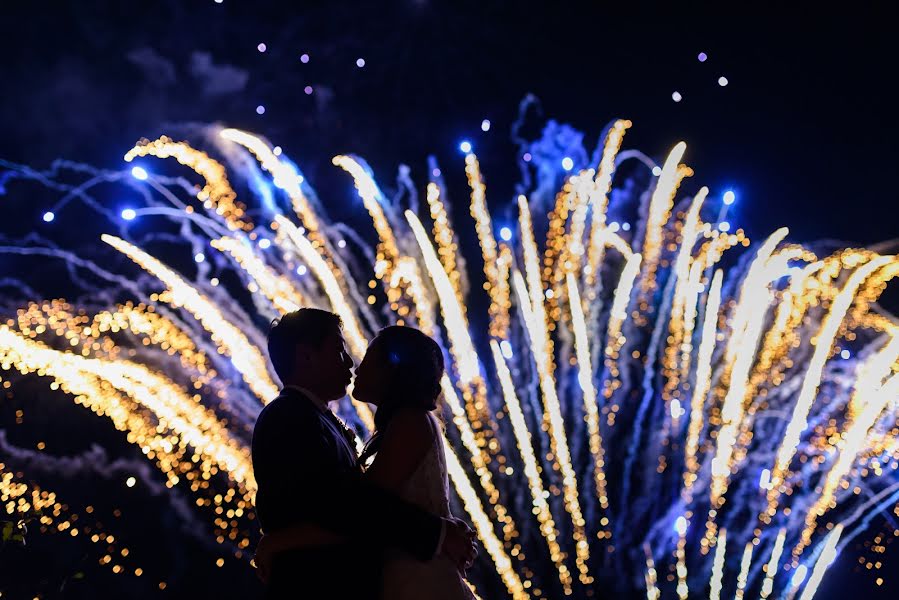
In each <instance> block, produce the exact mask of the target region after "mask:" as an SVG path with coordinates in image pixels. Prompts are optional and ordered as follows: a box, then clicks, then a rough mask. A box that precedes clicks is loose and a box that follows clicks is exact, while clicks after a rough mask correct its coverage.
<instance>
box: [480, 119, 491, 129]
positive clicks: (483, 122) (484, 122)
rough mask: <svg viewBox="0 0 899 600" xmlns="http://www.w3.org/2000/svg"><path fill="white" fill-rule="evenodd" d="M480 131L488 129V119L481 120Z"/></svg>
mask: <svg viewBox="0 0 899 600" xmlns="http://www.w3.org/2000/svg"><path fill="white" fill-rule="evenodd" d="M481 131H490V119H484V120H483V121H481Z"/></svg>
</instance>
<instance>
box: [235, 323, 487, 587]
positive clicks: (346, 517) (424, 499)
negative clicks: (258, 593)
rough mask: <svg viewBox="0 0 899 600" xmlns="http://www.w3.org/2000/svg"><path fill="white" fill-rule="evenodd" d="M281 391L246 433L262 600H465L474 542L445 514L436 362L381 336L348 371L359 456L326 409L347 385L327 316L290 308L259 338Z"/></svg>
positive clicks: (423, 340)
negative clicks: (362, 438) (368, 422)
mask: <svg viewBox="0 0 899 600" xmlns="http://www.w3.org/2000/svg"><path fill="white" fill-rule="evenodd" d="M268 350H269V355H270V358H271V361H272V365H273V366H274V368H275V372H276V373H277V374H278V377H279V378H280V379H281V382H282V383H283V385H284V387H283V389H282V390H281V393H280V394H279V396H278V397H277V398H276V399H275V400H273V401H272V402H271V403H269V404H268V405H267V406H266V407H265V408H264V409H263V410H262V412H261V413H260V415H259V418H258V420H257V422H256V427H255V430H254V432H253V447H252V452H253V469H254V471H255V476H256V481H257V483H258V492H257V497H256V512H257V515H258V517H259V520H260V523H261V526H262V528H263V531H264V533H265V535H264V536H263V538H262V540H261V541H260V543H259V547H258V548H257V551H256V558H255V561H256V566H257V569H258V571H259V575H260V577H261V578H262V579H263V581H264V582H265V585H266V589H265V598H271V599H274V598H310V599H311V598H329V599H331V598H333V599H343V598H347V599H349V598H353V599H360V600H367V599H377V598H383V599H385V600H413V599H423V598H433V599H437V600H439V599H444V600H471V599H473V598H474V595H473V594H472V592H471V590H470V588H469V587H468V584H467V583H466V582H465V580H464V572H465V569H467V568H468V567H469V566H470V565H471V564H472V562H473V561H474V558H475V556H476V554H477V549H476V546H475V539H474V534H473V532H472V531H471V529H470V528H469V527H468V526H467V525H466V524H465V523H464V522H462V521H461V520H457V519H454V518H453V516H452V513H451V512H450V506H449V489H448V482H447V471H446V458H445V455H444V452H443V445H442V439H441V432H440V423H439V422H438V421H437V419H436V417H435V416H434V415H433V414H432V411H433V410H434V409H435V408H436V406H437V400H438V397H439V395H440V379H441V377H442V376H443V368H444V365H443V354H442V352H441V350H440V347H439V346H438V345H437V343H436V342H434V340H432V339H431V338H429V337H428V336H426V335H425V334H423V333H421V332H420V331H418V330H416V329H412V328H409V327H388V328H386V329H384V330H382V331H381V332H380V333H379V334H378V335H377V337H375V339H374V340H373V341H372V342H371V345H370V346H369V348H368V351H367V352H366V354H365V357H364V359H363V360H362V362H361V364H360V365H359V366H358V368H356V370H355V382H354V389H353V397H354V398H355V399H356V400H358V401H360V402H366V403H368V404H371V405H374V406H375V407H377V413H376V415H375V428H376V429H375V432H374V434H373V435H372V437H371V439H369V440H368V442H367V443H366V444H365V446H364V448H363V450H362V452H361V454H357V452H356V444H355V441H356V438H355V435H354V434H353V433H352V432H351V431H350V430H349V429H347V427H346V426H345V425H344V424H343V422H342V421H341V420H340V419H339V418H338V417H337V416H336V415H335V414H334V413H333V412H332V411H331V408H330V403H332V402H334V401H336V400H339V399H341V398H343V397H344V396H345V395H346V393H347V387H348V386H349V384H350V382H351V381H353V366H354V365H353V361H352V359H351V358H350V357H349V355H348V353H347V350H346V345H345V342H344V339H343V335H342V333H341V323H340V319H339V317H338V316H337V315H335V314H333V313H330V312H327V311H323V310H318V309H312V308H303V309H300V310H298V311H295V312H292V313H289V314H286V315H284V316H283V317H282V318H281V319H280V320H279V321H277V322H276V323H275V324H274V325H273V326H272V328H271V331H270V332H269V337H268Z"/></svg>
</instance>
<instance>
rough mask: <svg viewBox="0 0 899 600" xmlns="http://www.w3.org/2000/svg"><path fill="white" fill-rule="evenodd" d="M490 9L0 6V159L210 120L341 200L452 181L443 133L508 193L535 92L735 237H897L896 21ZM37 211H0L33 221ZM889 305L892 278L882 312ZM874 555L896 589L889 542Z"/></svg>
mask: <svg viewBox="0 0 899 600" xmlns="http://www.w3.org/2000/svg"><path fill="white" fill-rule="evenodd" d="M338 4H339V6H338ZM504 4H506V3H499V2H467V1H465V2H462V1H457V2H452V3H445V4H441V3H437V2H429V1H427V0H408V1H406V2H397V3H381V2H370V3H336V2H295V3H287V2H284V3H281V4H279V3H272V2H262V1H257V2H246V1H239V0H224V1H223V2H222V3H216V2H215V1H214V0H203V1H199V0H192V1H181V0H166V1H158V2H145V3H139V2H89V1H79V2H68V3H63V2H41V3H37V2H20V3H15V6H12V5H11V3H4V5H3V7H2V8H0V26H2V28H3V34H2V36H0V53H2V56H3V60H2V63H0V85H2V94H0V159H4V160H7V161H10V162H15V163H27V164H30V165H31V166H33V167H35V168H46V167H47V166H48V165H49V163H50V162H51V161H52V160H53V159H55V158H68V159H72V160H77V161H83V162H86V163H90V164H93V165H96V166H100V167H106V168H118V167H120V166H121V165H122V155H123V153H124V152H125V151H126V150H127V149H128V148H130V147H131V145H132V144H133V143H134V142H135V141H136V140H137V139H139V138H141V137H150V138H153V137H154V136H156V135H158V134H162V133H165V132H166V127H167V124H173V123H185V122H220V123H222V124H224V125H227V126H232V127H238V128H242V129H246V130H250V131H254V132H257V133H260V134H263V135H265V136H266V137H267V138H268V139H270V140H272V141H273V142H274V143H277V144H280V145H281V146H282V147H284V149H285V152H287V153H288V154H290V156H291V158H293V159H294V160H295V161H296V162H297V164H299V165H300V166H301V167H302V168H303V170H304V172H305V174H306V176H307V177H308V178H309V179H310V180H311V181H313V182H314V183H313V185H316V186H321V187H327V186H329V185H340V186H344V187H346V198H350V197H351V193H352V190H351V185H350V184H349V183H347V180H346V178H343V177H340V176H339V175H335V173H334V171H336V169H334V168H333V167H331V165H330V158H331V157H332V156H333V155H335V154H337V153H345V152H352V153H355V154H358V155H360V156H363V157H365V158H366V159H367V160H368V161H369V163H370V164H371V165H372V167H373V169H374V171H375V174H376V176H379V177H380V178H381V179H382V180H384V181H385V182H389V181H392V179H393V177H394V175H395V172H396V168H397V166H398V165H399V164H400V163H405V164H408V165H409V166H410V167H411V168H412V176H413V178H414V179H416V181H417V182H418V183H421V182H423V181H424V180H425V177H424V169H425V165H426V163H425V159H426V157H427V156H428V155H430V154H433V155H436V156H437V157H438V159H440V161H441V164H442V165H443V166H444V171H445V172H450V171H452V172H455V173H456V174H457V175H458V177H456V179H458V183H457V185H460V184H461V185H464V177H462V176H461V174H462V172H463V166H462V158H461V155H460V154H459V152H458V150H457V148H458V144H459V142H460V141H461V140H462V139H468V140H471V142H472V143H473V144H474V146H475V149H476V151H477V152H478V156H479V158H480V159H481V163H482V167H483V171H484V173H485V177H486V180H487V185H488V202H489V203H490V204H491V205H493V206H496V205H501V204H505V203H507V202H508V201H509V200H510V199H511V198H513V197H514V196H513V194H514V184H515V183H516V181H517V177H518V171H517V168H516V162H515V161H516V156H515V146H514V144H513V143H512V141H511V140H510V128H511V125H512V123H513V121H514V120H515V119H516V118H517V110H518V105H519V103H520V102H521V101H522V99H523V98H524V97H525V96H526V95H527V94H533V95H534V96H535V97H536V98H537V99H538V100H539V105H540V108H541V110H542V114H543V116H544V117H545V118H553V119H556V120H558V121H560V122H563V123H567V124H570V125H572V126H573V127H575V128H576V129H578V130H581V131H584V132H585V134H586V140H587V142H586V146H587V147H588V148H590V149H592V147H593V146H594V145H595V143H596V139H597V137H598V136H599V135H600V132H601V131H602V130H603V128H604V126H605V125H606V124H607V123H608V122H609V121H611V120H612V119H614V118H618V117H624V118H628V119H630V120H632V121H633V123H634V126H633V128H632V129H631V130H630V131H629V133H628V134H627V136H626V138H625V147H627V148H638V149H640V150H642V151H644V152H645V153H647V154H648V155H650V156H652V157H654V158H656V159H658V160H660V159H662V158H664V155H665V154H666V153H667V151H668V150H669V149H670V148H671V146H672V145H673V144H674V143H676V142H677V141H679V140H685V141H686V142H687V144H688V149H687V154H686V157H685V162H687V163H688V164H689V165H690V166H691V167H693V169H694V171H695V175H694V177H693V178H692V179H690V180H688V183H687V184H686V185H685V189H686V190H687V191H690V190H695V189H697V188H698V187H699V186H700V185H708V186H709V187H710V189H711V193H712V195H713V196H714V195H720V194H721V193H723V192H724V191H725V190H727V189H732V190H734V191H735V193H736V194H737V202H736V204H735V206H734V207H732V210H731V213H730V219H731V221H732V222H734V223H736V224H738V225H739V226H742V227H744V228H746V229H747V231H748V233H749V235H750V237H752V238H753V239H757V238H759V237H764V236H766V235H767V234H768V233H770V232H771V231H773V230H774V229H775V228H777V227H779V226H781V225H787V226H789V227H790V230H791V234H790V239H791V240H793V241H813V240H818V239H835V240H840V241H843V242H845V243H847V244H860V245H870V244H875V243H878V242H885V241H889V240H893V239H896V238H899V210H897V207H899V197H897V192H896V186H895V184H894V179H895V177H896V175H897V170H896V165H899V146H897V144H896V141H895V136H896V134H897V132H899V118H897V111H896V106H897V100H899V99H897V95H896V91H895V89H896V88H895V85H894V84H895V82H894V81H893V80H894V79H895V72H896V67H895V65H896V64H897V59H899V36H897V35H896V34H895V21H894V20H893V19H891V18H887V15H886V14H881V13H878V12H876V11H867V10H866V9H860V8H858V7H853V9H854V10H855V11H856V13H857V14H855V15H854V16H851V17H849V16H846V15H844V14H841V15H839V16H838V17H828V18H826V19H825V18H820V19H819V18H818V17H817V16H815V17H813V16H812V15H811V14H805V15H802V14H796V15H785V14H781V13H780V12H779V10H778V12H774V13H770V14H764V15H760V14H758V15H738V14H732V15H723V14H718V15H712V14H706V13H704V12H703V13H696V14H690V11H678V12H675V11H671V12H670V13H669V12H666V13H659V12H657V11H655V10H651V9H649V8H648V7H647V8H644V9H643V10H642V11H636V10H635V11H631V12H630V14H626V13H624V12H622V11H617V10H612V11H606V10H602V9H600V8H597V7H596V5H598V4H600V3H591V4H592V5H593V7H587V6H580V5H578V4H576V3H561V2H559V3H544V4H543V5H539V6H538V5H537V4H535V3H517V4H516V6H515V8H509V7H507V6H504ZM508 4H512V3H508ZM260 44H264V49H265V51H264V52H261V51H260V48H262V47H263V46H260ZM700 52H703V53H705V54H706V55H707V57H708V58H707V60H706V61H704V62H700V61H699V59H698V55H699V53H700ZM304 54H305V55H307V56H308V61H306V62H304V61H303V60H302V56H303V55H304ZM360 58H361V59H363V60H364V66H361V67H360V66H358V64H362V63H361V62H358V63H357V61H358V59H360ZM721 77H725V78H726V79H727V85H726V86H721V85H720V84H719V78H721ZM309 92H311V93H309ZM674 92H678V93H679V94H680V95H681V97H682V99H681V101H680V102H675V101H674V99H673V98H672V94H673V93H674ZM258 107H264V112H262V111H261V110H258ZM259 112H262V114H258V113H259ZM484 119H489V121H490V129H489V131H487V132H483V131H481V123H482V121H483V120H484ZM335 182H339V183H335ZM2 202H3V198H2V197H0V205H2ZM32 209H33V211H34V212H33V214H32V212H28V211H30V210H32ZM17 210H23V211H24V212H16V211H17ZM40 210H41V208H40V207H39V206H29V207H28V208H27V209H13V212H12V213H11V212H10V210H9V209H8V208H7V209H5V210H4V213H3V214H4V217H5V219H10V220H11V221H19V220H20V219H31V220H33V222H34V225H35V227H37V226H39V225H42V224H41V223H40V222H39V218H38V215H39V214H40ZM335 212H336V214H337V215H338V216H339V215H340V209H339V207H337V208H336V209H335ZM0 275H2V274H0ZM897 296H899V294H896V291H895V289H893V290H889V291H888V295H887V296H886V301H885V302H886V304H887V305H888V306H891V307H894V308H895V307H896V305H897V304H899V303H897V302H896V298H897ZM879 525H880V523H878V527H879ZM863 538H864V536H862V537H860V538H858V540H859V544H861V543H863V542H864V541H865V540H863ZM856 556H857V555H855V556H853V555H850V554H844V555H843V556H842V557H841V558H840V559H839V560H838V562H837V564H836V565H834V567H833V568H832V571H831V573H830V575H829V576H828V580H827V581H828V582H834V586H837V585H839V589H834V588H833V587H832V588H831V589H830V590H829V591H828V590H826V589H822V593H821V594H820V595H819V596H818V597H820V598H829V597H833V598H836V597H840V596H841V594H842V593H843V592H844V591H845V590H849V589H853V590H859V591H860V590H864V592H865V593H866V594H868V595H870V596H873V595H877V594H878V593H880V594H887V593H888V592H885V591H884V590H885V588H884V587H881V588H878V587H876V586H875V585H874V583H873V581H874V576H873V575H872V574H871V573H870V572H863V573H861V574H855V573H853V569H854V567H857V566H858V565H857V563H856V562H855V561H856ZM884 562H885V566H884V568H883V569H882V570H881V573H882V574H884V576H885V578H886V579H887V582H886V587H889V586H890V585H892V586H893V589H895V586H896V585H897V584H899V582H897V578H896V577H895V576H894V575H892V574H891V569H890V566H891V565H892V570H893V571H895V570H896V569H897V568H899V558H897V557H896V552H895V551H893V552H892V553H891V554H888V555H887V557H886V559H885V561H884ZM2 568H3V567H2V565H0V570H2ZM836 580H839V584H837V583H836Z"/></svg>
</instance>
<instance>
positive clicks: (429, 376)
mask: <svg viewBox="0 0 899 600" xmlns="http://www.w3.org/2000/svg"><path fill="white" fill-rule="evenodd" d="M442 376H443V353H442V352H441V350H440V346H438V345H437V342H435V341H434V340H432V339H431V338H429V337H428V336H426V335H425V334H423V333H422V332H421V331H419V330H417V329H412V328H411V327H399V326H392V327H386V328H384V329H382V330H381V331H380V332H379V333H378V335H377V336H376V337H375V339H374V340H372V342H371V344H369V346H368V350H367V351H366V353H365V358H363V359H362V363H361V364H360V365H359V366H358V367H357V368H356V379H355V383H354V388H353V397H354V398H355V399H356V400H359V401H361V402H367V403H369V404H374V405H375V406H377V407H378V412H381V411H383V410H384V409H389V410H388V412H393V411H394V410H396V409H399V408H402V407H415V408H423V409H426V410H433V409H434V408H436V406H437V397H438V396H439V395H440V379H441V377H442Z"/></svg>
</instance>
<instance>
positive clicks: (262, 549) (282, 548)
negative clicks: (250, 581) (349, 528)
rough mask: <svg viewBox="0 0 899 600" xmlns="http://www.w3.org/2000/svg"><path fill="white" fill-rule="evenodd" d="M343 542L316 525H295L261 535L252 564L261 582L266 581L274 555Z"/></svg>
mask: <svg viewBox="0 0 899 600" xmlns="http://www.w3.org/2000/svg"><path fill="white" fill-rule="evenodd" d="M344 541H346V538H345V537H343V536H341V535H338V534H336V533H332V532H330V531H328V530H327V529H324V528H323V527H319V526H318V525H313V524H312V523H297V524H296V525H291V526H290V527H288V528H287V529H281V530H280V531H276V532H274V533H269V534H265V535H263V536H262V539H260V540H259V544H258V545H257V546H256V555H255V556H254V557H253V562H254V563H255V565H256V570H257V573H258V574H259V577H260V578H261V579H262V581H267V580H268V575H269V573H271V566H272V560H274V558H275V555H276V554H280V553H282V552H287V551H288V550H297V549H300V548H309V547H312V546H327V545H331V544H339V543H341V542H344Z"/></svg>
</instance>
